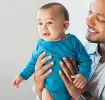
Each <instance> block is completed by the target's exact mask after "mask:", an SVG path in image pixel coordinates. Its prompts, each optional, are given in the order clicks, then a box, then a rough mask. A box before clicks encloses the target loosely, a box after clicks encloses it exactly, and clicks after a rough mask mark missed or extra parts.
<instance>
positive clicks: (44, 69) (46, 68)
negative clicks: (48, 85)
mask: <svg viewBox="0 0 105 100" xmlns="http://www.w3.org/2000/svg"><path fill="white" fill-rule="evenodd" d="M53 65H54V62H51V63H50V64H47V65H45V66H43V67H42V68H41V69H40V70H39V76H41V75H42V74H44V73H45V71H47V70H48V69H49V68H50V67H52V66H53Z"/></svg>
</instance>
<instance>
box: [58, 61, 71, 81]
mask: <svg viewBox="0 0 105 100" xmlns="http://www.w3.org/2000/svg"><path fill="white" fill-rule="evenodd" d="M60 65H61V67H62V70H63V72H64V74H65V75H66V77H67V78H68V80H69V81H70V82H72V79H71V72H70V70H69V69H68V67H67V66H66V65H65V64H64V63H63V62H62V61H60Z"/></svg>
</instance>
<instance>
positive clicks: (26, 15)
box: [0, 0, 88, 100]
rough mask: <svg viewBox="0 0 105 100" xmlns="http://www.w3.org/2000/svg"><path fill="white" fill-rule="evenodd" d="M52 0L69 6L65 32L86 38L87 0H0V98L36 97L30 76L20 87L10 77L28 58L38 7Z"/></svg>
mask: <svg viewBox="0 0 105 100" xmlns="http://www.w3.org/2000/svg"><path fill="white" fill-rule="evenodd" d="M52 1H57V2H61V3H62V4H64V6H65V7H66V8H67V9H68V11H69V14H70V23H71V25H70V28H69V29H68V32H71V33H73V34H75V35H76V36H77V37H78V38H79V39H81V40H83V41H85V33H86V32H85V31H86V25H85V19H86V16H87V10H88V0H0V100H35V93H34V92H33V91H32V84H33V77H31V78H30V79H29V80H28V81H26V82H24V83H23V84H21V86H20V88H19V89H16V88H13V87H12V80H13V79H14V78H15V76H16V75H17V74H18V72H19V71H20V70H21V69H22V68H23V67H24V66H25V65H26V63H27V62H28V60H29V58H30V57H31V53H32V50H33V48H34V45H35V43H36V41H37V40H38V39H39V36H38V33H37V25H36V13H37V10H38V8H39V7H40V6H41V5H43V4H45V3H48V2H52Z"/></svg>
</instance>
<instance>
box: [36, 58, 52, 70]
mask: <svg viewBox="0 0 105 100" xmlns="http://www.w3.org/2000/svg"><path fill="white" fill-rule="evenodd" d="M51 58H52V56H47V57H45V58H43V59H41V60H37V62H36V67H35V70H39V69H41V68H42V67H43V65H44V64H45V63H46V62H47V61H48V60H50V59H51Z"/></svg>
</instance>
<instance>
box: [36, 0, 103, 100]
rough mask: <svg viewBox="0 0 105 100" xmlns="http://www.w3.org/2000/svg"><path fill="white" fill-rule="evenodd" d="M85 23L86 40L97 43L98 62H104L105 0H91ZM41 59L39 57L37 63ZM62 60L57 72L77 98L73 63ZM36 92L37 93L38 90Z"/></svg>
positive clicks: (71, 93) (93, 99)
mask: <svg viewBox="0 0 105 100" xmlns="http://www.w3.org/2000/svg"><path fill="white" fill-rule="evenodd" d="M86 23H87V26H88V28H87V35H86V38H87V40H88V41H90V42H92V43H98V52H99V54H100V55H101V56H102V57H101V60H100V63H104V62H105V0H93V2H92V3H91V5H90V10H89V14H88V16H87V20H86ZM42 58H43V57H42ZM44 59H47V58H44ZM42 60H43V59H40V61H39V63H40V62H41V61H42ZM63 60H64V62H65V63H63V62H60V65H61V67H62V70H63V71H62V70H61V71H60V72H59V73H60V76H61V78H62V79H63V81H64V83H65V85H66V87H67V89H68V91H69V93H70V95H71V96H72V97H73V98H74V99H75V100H78V99H79V97H80V95H81V93H82V91H81V90H80V89H77V88H75V87H74V86H73V84H72V79H71V75H73V74H74V73H75V72H76V70H73V68H74V66H75V65H73V62H72V61H70V60H69V59H63ZM45 62H46V61H45ZM43 63H44V62H43ZM42 66H43V65H42ZM75 69H77V68H76V67H75ZM46 73H48V72H46ZM44 74H45V73H44ZM35 81H36V80H35ZM36 87H40V85H39V84H36ZM38 90H40V89H38ZM36 93H37V94H38V92H36ZM39 97H40V96H39ZM89 100H96V98H94V97H93V98H91V99H89Z"/></svg>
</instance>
